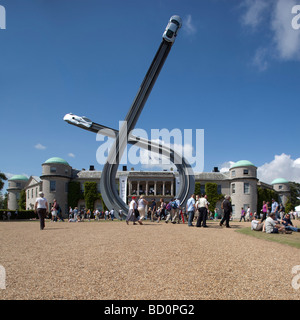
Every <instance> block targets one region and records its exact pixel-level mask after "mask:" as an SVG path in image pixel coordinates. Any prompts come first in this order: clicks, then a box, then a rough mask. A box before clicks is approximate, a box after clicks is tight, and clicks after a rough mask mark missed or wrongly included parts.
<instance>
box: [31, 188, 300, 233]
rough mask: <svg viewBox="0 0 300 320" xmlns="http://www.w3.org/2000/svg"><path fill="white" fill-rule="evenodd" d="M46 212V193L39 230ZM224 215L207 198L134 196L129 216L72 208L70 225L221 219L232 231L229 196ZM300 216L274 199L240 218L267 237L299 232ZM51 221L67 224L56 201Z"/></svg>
mask: <svg viewBox="0 0 300 320" xmlns="http://www.w3.org/2000/svg"><path fill="white" fill-rule="evenodd" d="M47 208H48V203H47V200H46V199H45V198H44V194H43V192H40V193H39V198H37V200H36V204H35V211H36V213H37V214H38V216H39V219H40V228H41V229H43V228H44V227H45V222H44V220H45V218H46V217H47V214H48V212H47ZM221 209H222V210H221V211H222V213H220V212H219V210H218V209H217V208H215V210H214V212H211V211H210V210H209V202H208V199H207V195H205V194H203V195H195V194H193V195H191V197H190V198H189V199H188V201H187V203H186V207H185V208H184V207H181V204H180V200H179V199H178V198H176V197H175V198H173V199H171V200H170V201H167V202H166V201H164V199H162V198H161V199H160V200H159V202H158V203H157V202H156V201H155V199H152V200H151V201H147V200H146V199H145V198H144V196H143V195H141V196H140V197H139V199H137V197H135V196H133V197H132V198H131V201H130V203H129V210H128V214H127V216H126V215H125V214H124V213H123V211H122V210H120V211H119V212H118V215H116V214H115V210H114V209H112V210H110V211H109V210H106V211H99V210H98V209H95V210H94V211H93V212H92V211H91V210H89V209H80V210H79V209H78V207H75V208H74V209H72V208H71V207H70V208H69V217H68V221H69V222H82V221H84V220H85V219H88V220H89V221H90V220H91V219H95V220H96V221H99V220H100V219H104V220H111V221H113V220H114V219H116V218H115V217H116V216H117V217H118V219H119V220H122V219H123V218H124V216H126V219H125V221H126V223H127V224H129V223H130V222H132V223H133V224H140V225H143V222H144V220H147V219H149V220H151V221H152V222H157V223H159V222H161V221H164V222H165V223H169V222H170V223H172V224H176V223H177V224H178V223H181V222H182V223H185V222H187V225H188V226H189V227H198V228H200V227H203V228H207V227H208V226H207V220H215V221H217V220H218V219H220V222H219V225H220V226H221V227H222V226H223V225H225V227H226V228H230V227H231V226H230V221H231V220H232V205H231V199H230V196H225V199H224V200H223V201H222V204H221ZM299 218H300V215H299V216H298V213H297V212H296V214H295V213H294V212H293V211H292V212H290V213H285V208H284V207H283V206H282V205H281V204H278V203H277V202H276V201H275V200H274V199H272V203H271V205H269V203H268V202H266V201H263V205H262V209H261V212H260V213H259V214H257V213H256V212H254V213H253V214H252V212H251V210H250V207H249V206H248V208H247V209H245V208H241V217H240V222H241V221H242V220H244V221H245V222H246V221H249V222H251V230H254V231H263V232H266V233H291V232H300V229H299V228H297V227H295V226H294V225H293V223H292V221H291V220H292V219H299ZM51 220H52V221H53V222H56V221H64V219H63V217H62V213H61V209H60V207H59V204H58V203H57V201H56V200H54V202H53V205H52V207H51Z"/></svg>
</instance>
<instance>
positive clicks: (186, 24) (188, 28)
mask: <svg viewBox="0 0 300 320" xmlns="http://www.w3.org/2000/svg"><path fill="white" fill-rule="evenodd" d="M183 20H184V21H183V27H182V29H183V30H184V31H185V32H186V33H187V34H188V35H193V34H195V33H196V32H197V29H196V27H195V25H194V23H193V21H192V16H191V15H190V14H189V15H187V16H186V17H185V18H184V19H183Z"/></svg>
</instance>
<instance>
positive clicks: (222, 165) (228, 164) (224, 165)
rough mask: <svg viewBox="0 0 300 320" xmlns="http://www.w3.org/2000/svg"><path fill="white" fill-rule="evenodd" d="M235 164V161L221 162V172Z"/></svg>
mask: <svg viewBox="0 0 300 320" xmlns="http://www.w3.org/2000/svg"><path fill="white" fill-rule="evenodd" d="M233 164H234V161H227V162H224V163H223V164H221V167H220V172H227V171H229V169H230V168H231V166H232V165H233Z"/></svg>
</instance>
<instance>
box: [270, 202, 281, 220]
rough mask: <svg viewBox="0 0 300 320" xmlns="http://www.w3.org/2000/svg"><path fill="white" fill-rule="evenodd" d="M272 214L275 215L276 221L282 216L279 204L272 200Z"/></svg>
mask: <svg viewBox="0 0 300 320" xmlns="http://www.w3.org/2000/svg"><path fill="white" fill-rule="evenodd" d="M271 213H274V215H275V219H276V220H278V219H280V216H279V214H278V202H277V201H275V199H272V205H271Z"/></svg>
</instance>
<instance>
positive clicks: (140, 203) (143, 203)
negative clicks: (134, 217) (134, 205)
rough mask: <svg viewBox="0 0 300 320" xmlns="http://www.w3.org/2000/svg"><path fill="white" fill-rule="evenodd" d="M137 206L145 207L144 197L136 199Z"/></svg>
mask: <svg viewBox="0 0 300 320" xmlns="http://www.w3.org/2000/svg"><path fill="white" fill-rule="evenodd" d="M138 205H139V208H145V206H146V202H145V200H144V199H139V201H138Z"/></svg>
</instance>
